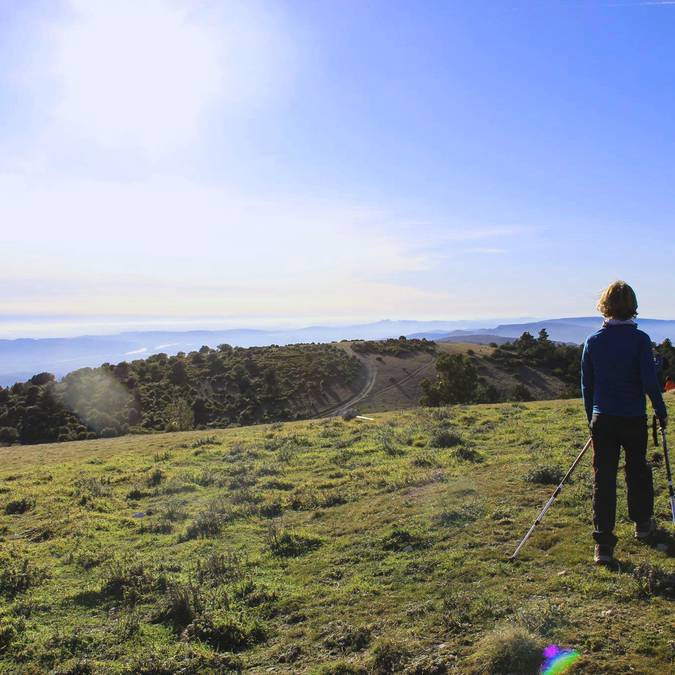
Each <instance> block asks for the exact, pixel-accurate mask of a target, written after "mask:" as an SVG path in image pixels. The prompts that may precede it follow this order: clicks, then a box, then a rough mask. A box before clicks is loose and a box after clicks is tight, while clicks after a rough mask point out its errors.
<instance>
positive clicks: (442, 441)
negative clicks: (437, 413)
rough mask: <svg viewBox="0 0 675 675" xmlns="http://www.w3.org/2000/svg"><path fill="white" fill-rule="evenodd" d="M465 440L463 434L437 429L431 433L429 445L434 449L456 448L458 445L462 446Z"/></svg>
mask: <svg viewBox="0 0 675 675" xmlns="http://www.w3.org/2000/svg"><path fill="white" fill-rule="evenodd" d="M463 443H464V438H463V437H462V435H461V434H459V433H457V432H456V431H452V430H451V429H443V428H441V429H435V430H434V431H433V432H432V433H431V438H430V439H429V445H431V446H432V447H434V448H454V447H455V446H457V445H462V444H463Z"/></svg>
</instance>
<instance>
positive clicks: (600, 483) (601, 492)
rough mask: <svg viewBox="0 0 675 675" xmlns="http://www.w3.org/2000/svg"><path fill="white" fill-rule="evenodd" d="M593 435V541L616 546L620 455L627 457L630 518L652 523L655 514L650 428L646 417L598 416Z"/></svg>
mask: <svg viewBox="0 0 675 675" xmlns="http://www.w3.org/2000/svg"><path fill="white" fill-rule="evenodd" d="M591 433H592V434H593V479H594V480H593V525H594V527H595V531H594V532H593V539H595V541H596V543H598V544H607V545H609V546H614V545H615V544H616V541H617V539H616V537H615V536H614V522H615V519H616V473H617V469H618V467H619V453H620V450H621V448H622V447H623V449H624V452H625V456H626V462H625V464H626V489H627V493H628V515H629V516H630V519H631V520H632V521H634V522H636V523H644V522H645V521H648V520H649V519H650V518H651V517H652V515H653V513H654V486H653V483H652V470H651V467H650V466H649V465H648V464H647V457H646V456H647V440H648V428H647V418H646V417H616V416H614V415H603V414H594V415H593V420H592V422H591Z"/></svg>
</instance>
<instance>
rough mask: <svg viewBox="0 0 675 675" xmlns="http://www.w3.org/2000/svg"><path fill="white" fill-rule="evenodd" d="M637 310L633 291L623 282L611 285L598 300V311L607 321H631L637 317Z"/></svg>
mask: <svg viewBox="0 0 675 675" xmlns="http://www.w3.org/2000/svg"><path fill="white" fill-rule="evenodd" d="M637 308H638V301H637V296H636V295H635V291H634V290H633V289H632V288H631V287H630V286H629V285H628V284H627V283H626V282H625V281H615V282H613V283H611V284H610V285H609V286H607V288H606V289H605V290H604V291H603V292H602V295H601V296H600V300H598V310H599V311H600V313H601V314H602V316H604V317H606V318H608V319H619V320H621V321H626V320H627V319H633V318H635V317H636V316H637V313H638V312H637Z"/></svg>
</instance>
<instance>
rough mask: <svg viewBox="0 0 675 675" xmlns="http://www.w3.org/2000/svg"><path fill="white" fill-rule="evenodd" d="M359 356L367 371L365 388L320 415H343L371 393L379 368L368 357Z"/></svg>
mask: <svg viewBox="0 0 675 675" xmlns="http://www.w3.org/2000/svg"><path fill="white" fill-rule="evenodd" d="M357 358H358V359H359V361H361V363H362V364H363V367H364V368H365V369H366V371H367V379H366V383H365V384H364V386H363V389H361V391H360V392H359V393H358V394H356V395H354V396H352V398H350V399H348V400H347V401H344V402H342V403H338V404H337V405H334V406H332V407H331V408H327V409H326V410H323V411H322V412H320V413H319V415H318V416H319V417H337V416H339V415H343V414H344V413H345V412H346V411H347V410H348V409H349V408H352V407H354V406H355V405H356V404H357V403H358V402H359V401H362V400H363V399H364V398H366V396H368V394H370V392H371V390H372V389H373V386H374V385H375V379H376V378H377V368H376V367H375V366H373V365H372V364H370V363H368V361H367V360H366V359H362V358H360V357H358V356H357Z"/></svg>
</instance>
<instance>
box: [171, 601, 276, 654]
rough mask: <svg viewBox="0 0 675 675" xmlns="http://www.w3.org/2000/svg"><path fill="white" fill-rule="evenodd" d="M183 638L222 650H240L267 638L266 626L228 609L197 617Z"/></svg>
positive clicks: (185, 631) (184, 632)
mask: <svg viewBox="0 0 675 675" xmlns="http://www.w3.org/2000/svg"><path fill="white" fill-rule="evenodd" d="M181 637H182V639H184V640H200V641H201V642H204V643H206V644H207V645H209V646H210V647H213V649H215V650H217V651H221V652H238V651H242V650H243V649H246V648H247V647H250V646H252V645H254V644H259V643H260V642H264V641H265V640H266V639H267V633H266V631H265V628H264V626H263V625H262V624H261V623H260V622H258V621H254V620H251V619H247V618H245V617H243V616H242V615H240V614H234V613H233V612H228V611H216V612H206V613H203V614H199V615H198V616H197V617H195V619H194V621H192V623H190V624H189V625H188V626H187V628H186V629H185V630H184V631H183V634H182V636H181Z"/></svg>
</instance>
